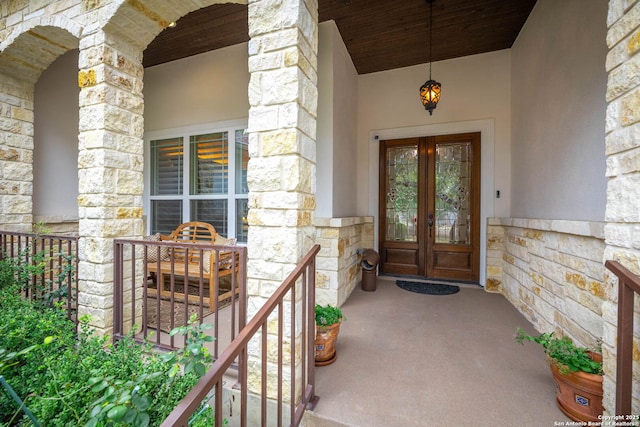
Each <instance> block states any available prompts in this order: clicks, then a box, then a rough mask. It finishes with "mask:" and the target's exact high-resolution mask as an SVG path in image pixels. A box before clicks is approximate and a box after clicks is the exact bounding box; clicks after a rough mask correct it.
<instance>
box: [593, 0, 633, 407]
mask: <svg viewBox="0 0 640 427" xmlns="http://www.w3.org/2000/svg"><path fill="white" fill-rule="evenodd" d="M607 26H608V32H607V46H608V47H609V54H608V55H607V61H606V69H607V72H608V73H609V80H608V82H607V101H608V102H609V105H608V107H607V116H606V124H605V126H606V127H605V131H606V138H605V150H606V155H607V170H606V174H607V177H608V178H609V182H608V188H607V209H606V214H605V216H606V218H605V220H606V222H607V225H606V227H605V239H606V243H607V246H606V248H605V253H604V259H605V260H607V259H612V260H616V261H618V262H620V263H621V264H622V265H624V266H625V267H626V268H628V269H629V270H631V272H633V273H634V274H636V275H640V232H639V231H640V73H638V67H639V65H640V2H639V1H637V0H609V13H608V15H607ZM605 280H606V284H607V286H606V290H607V292H606V299H605V302H604V305H603V308H602V311H603V319H604V334H603V352H604V355H605V365H604V372H605V377H604V403H605V408H606V409H607V410H608V412H609V413H613V409H614V402H615V375H616V369H615V358H616V356H617V345H616V337H617V335H616V324H617V310H618V280H617V278H616V277H615V276H613V275H612V274H610V273H609V272H608V271H607V274H606V278H605ZM635 313H636V315H635V322H634V343H633V360H634V361H633V377H634V381H633V383H634V386H633V402H632V414H635V415H638V414H640V297H638V296H637V295H636V298H635Z"/></svg>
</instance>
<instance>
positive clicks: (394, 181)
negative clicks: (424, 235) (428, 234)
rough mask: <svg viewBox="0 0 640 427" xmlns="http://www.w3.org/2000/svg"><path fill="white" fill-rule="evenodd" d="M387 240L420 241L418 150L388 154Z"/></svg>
mask: <svg viewBox="0 0 640 427" xmlns="http://www.w3.org/2000/svg"><path fill="white" fill-rule="evenodd" d="M386 162H387V176H386V181H387V182H386V186H385V187H386V190H387V195H386V196H387V212H386V216H387V219H386V222H387V240H396V241H410V242H415V241H417V227H416V224H417V219H418V147H417V146H408V147H393V148H389V149H388V150H387V159H386Z"/></svg>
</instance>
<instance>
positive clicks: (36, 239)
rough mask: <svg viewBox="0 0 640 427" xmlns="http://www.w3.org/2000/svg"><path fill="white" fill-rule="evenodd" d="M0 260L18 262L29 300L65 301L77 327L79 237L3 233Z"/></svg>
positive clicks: (16, 266) (19, 276)
mask: <svg viewBox="0 0 640 427" xmlns="http://www.w3.org/2000/svg"><path fill="white" fill-rule="evenodd" d="M0 260H5V261H6V260H11V261H13V262H14V267H13V268H14V270H15V271H14V276H15V279H16V281H17V282H20V285H21V287H22V289H21V290H22V292H23V295H24V297H25V298H31V299H38V298H39V299H41V300H42V301H43V302H45V303H48V304H53V303H59V302H64V304H63V307H64V308H65V309H66V313H67V318H69V319H70V320H71V321H73V322H75V323H76V326H77V323H78V319H77V303H78V274H77V271H78V237H73V236H53V235H46V234H32V233H17V232H12V231H0Z"/></svg>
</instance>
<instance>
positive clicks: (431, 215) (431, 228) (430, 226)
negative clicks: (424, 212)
mask: <svg viewBox="0 0 640 427" xmlns="http://www.w3.org/2000/svg"><path fill="white" fill-rule="evenodd" d="M427 223H428V224H429V238H430V239H431V238H432V237H433V236H432V230H433V214H429V221H428V222H427Z"/></svg>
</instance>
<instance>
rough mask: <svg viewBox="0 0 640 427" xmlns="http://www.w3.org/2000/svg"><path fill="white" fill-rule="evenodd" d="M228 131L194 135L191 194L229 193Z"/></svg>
mask: <svg viewBox="0 0 640 427" xmlns="http://www.w3.org/2000/svg"><path fill="white" fill-rule="evenodd" d="M228 135H229V134H228V133H227V132H216V133H209V134H206V135H193V136H191V137H190V143H191V147H190V150H191V171H190V172H191V173H190V175H191V181H190V186H189V188H190V194H194V195H195V194H227V191H228V190H227V188H228V185H229V138H228Z"/></svg>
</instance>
